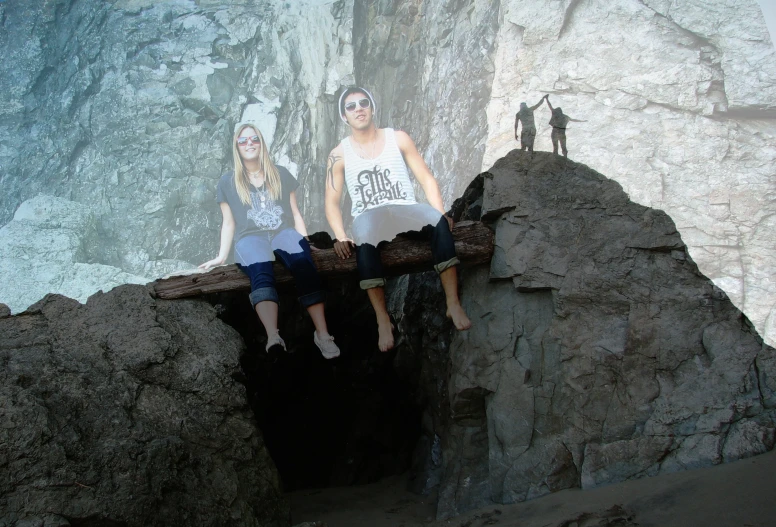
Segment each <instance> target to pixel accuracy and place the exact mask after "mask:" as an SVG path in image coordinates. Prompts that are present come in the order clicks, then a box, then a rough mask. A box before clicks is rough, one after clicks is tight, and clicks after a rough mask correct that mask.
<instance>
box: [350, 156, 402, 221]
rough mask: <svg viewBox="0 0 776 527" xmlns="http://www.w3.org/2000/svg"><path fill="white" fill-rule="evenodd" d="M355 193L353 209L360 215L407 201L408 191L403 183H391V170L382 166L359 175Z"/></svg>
mask: <svg viewBox="0 0 776 527" xmlns="http://www.w3.org/2000/svg"><path fill="white" fill-rule="evenodd" d="M355 191H356V192H355V196H354V197H355V199H354V203H353V208H354V209H355V210H356V212H357V213H358V214H360V213H362V212H364V211H365V210H366V209H369V208H371V207H377V206H379V205H384V204H386V203H388V202H391V201H396V200H406V199H407V191H406V190H404V186H403V185H402V182H401V181H391V171H390V169H388V168H382V167H380V165H375V166H374V167H373V168H372V169H367V170H362V171H361V172H359V173H358V175H357V176H356V185H355Z"/></svg>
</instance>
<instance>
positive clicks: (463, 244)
mask: <svg viewBox="0 0 776 527" xmlns="http://www.w3.org/2000/svg"><path fill="white" fill-rule="evenodd" d="M453 236H454V238H455V250H456V251H457V253H458V258H459V259H460V260H461V263H462V264H463V265H465V266H471V265H477V264H482V263H487V262H490V259H491V257H492V256H493V232H492V231H491V230H490V229H489V228H488V227H486V226H485V225H484V224H483V223H481V222H478V221H462V222H460V223H457V224H456V225H455V227H454V228H453ZM381 257H382V260H383V267H384V269H385V272H386V275H387V276H398V275H402V274H407V273H412V272H419V271H428V270H429V269H431V268H432V259H431V245H430V244H429V242H428V241H427V240H425V239H413V238H407V237H399V238H396V239H395V240H393V241H392V242H390V243H388V244H386V245H385V247H383V248H382V251H381ZM313 261H315V265H316V267H317V268H318V272H319V273H320V274H321V275H324V276H336V275H345V274H349V273H355V272H356V258H355V256H351V257H350V258H347V259H345V260H342V259H340V258H339V257H338V256H337V255H336V254H335V253H334V249H324V250H319V251H313ZM273 269H274V271H275V280H276V281H277V283H278V284H279V285H281V284H284V283H288V282H291V281H292V280H293V278H292V277H291V273H289V272H288V270H287V269H286V268H285V267H283V265H282V264H280V263H279V262H275V264H274V265H273ZM239 289H244V290H247V289H250V282H249V281H248V277H247V276H246V275H245V274H244V273H243V272H242V271H240V269H238V267H237V266H236V265H234V264H231V265H224V266H220V267H216V268H215V269H211V270H210V271H207V272H202V271H199V270H193V271H192V272H191V273H190V274H185V275H177V276H171V277H168V278H161V279H159V280H157V281H156V282H154V290H155V291H156V294H157V295H158V296H159V297H160V298H184V297H189V296H198V295H203V294H208V293H219V292H223V291H234V290H239Z"/></svg>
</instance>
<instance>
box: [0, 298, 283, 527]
mask: <svg viewBox="0 0 776 527" xmlns="http://www.w3.org/2000/svg"><path fill="white" fill-rule="evenodd" d="M0 317H2V318H0V364H2V368H0V399H2V401H3V406H2V409H1V410H0V489H2V490H0V525H8V526H14V525H15V526H22V525H45V526H57V527H65V526H68V525H111V526H125V527H131V526H138V527H145V526H163V525H164V526H168V525H191V526H194V525H196V526H200V525H209V526H216V525H244V526H254V527H258V526H284V525H288V518H289V513H288V505H287V504H286V502H285V501H284V499H283V497H282V495H281V494H280V489H279V483H278V478H277V473H276V471H275V467H274V464H273V462H272V460H271V459H270V458H269V455H268V453H267V451H266V449H265V447H264V443H263V440H262V436H261V434H260V433H259V432H258V429H257V427H256V425H255V420H254V418H253V415H252V414H251V412H250V409H249V408H248V406H247V402H246V399H245V388H244V387H243V386H242V385H241V384H239V383H238V382H236V381H235V377H236V376H238V374H239V371H240V369H239V355H240V352H241V350H242V349H243V343H242V340H241V339H240V337H239V335H238V334H237V333H236V332H235V331H234V330H233V329H231V328H230V327H228V326H226V325H225V324H223V323H222V322H220V321H219V320H218V319H216V316H215V312H214V310H213V309H212V308H211V307H210V306H209V305H207V304H205V303H203V302H201V301H177V302H170V301H162V300H154V299H152V298H151V296H150V295H149V293H148V291H147V290H146V289H145V288H144V287H142V286H122V287H119V288H117V289H114V290H113V291H111V292H110V293H107V294H97V295H95V296H93V297H91V298H90V299H89V301H88V302H87V303H86V305H81V304H79V303H78V302H76V301H74V300H70V299H67V298H64V297H61V296H55V295H49V296H47V297H46V298H44V299H43V300H42V301H41V302H39V303H37V304H35V305H34V306H33V307H31V308H30V309H29V310H27V311H26V312H24V313H22V314H20V315H16V316H8V314H7V313H5V314H1V315H0Z"/></svg>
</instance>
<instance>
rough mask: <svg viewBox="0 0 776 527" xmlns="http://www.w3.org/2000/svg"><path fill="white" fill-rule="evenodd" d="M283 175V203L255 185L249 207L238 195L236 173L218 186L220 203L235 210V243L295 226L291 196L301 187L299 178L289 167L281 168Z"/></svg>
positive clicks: (222, 180)
mask: <svg viewBox="0 0 776 527" xmlns="http://www.w3.org/2000/svg"><path fill="white" fill-rule="evenodd" d="M277 168H278V173H279V174H280V184H281V189H282V191H281V193H280V199H279V200H277V201H275V200H273V199H272V198H270V197H269V193H268V192H266V190H264V188H263V186H262V188H261V189H257V188H256V187H254V186H253V185H251V202H250V204H249V205H245V204H244V203H243V202H242V201H240V196H239V195H238V194H237V186H236V185H235V182H234V175H233V173H232V172H227V173H226V174H224V175H223V176H221V179H220V180H219V182H218V191H217V194H216V201H217V202H218V203H227V204H229V208H230V209H232V216H234V222H235V229H234V241H235V243H237V242H238V241H239V240H240V239H241V238H244V237H245V236H249V235H251V234H262V233H264V232H275V231H280V230H282V229H286V228H288V227H293V226H294V216H293V214H292V212H291V193H292V192H293V191H295V190H296V189H297V188H298V187H299V183H298V182H297V180H296V178H295V177H294V176H292V175H291V172H289V171H288V170H286V168H285V167H281V166H279V167H277Z"/></svg>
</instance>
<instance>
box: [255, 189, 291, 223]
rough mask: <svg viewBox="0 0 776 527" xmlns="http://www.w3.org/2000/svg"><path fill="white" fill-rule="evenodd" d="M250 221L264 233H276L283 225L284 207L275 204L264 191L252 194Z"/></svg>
mask: <svg viewBox="0 0 776 527" xmlns="http://www.w3.org/2000/svg"><path fill="white" fill-rule="evenodd" d="M248 219H249V220H253V223H255V224H256V227H258V228H259V229H261V230H263V231H274V230H276V229H279V228H280V226H281V225H282V224H283V207H281V206H280V205H278V204H277V203H275V200H273V199H272V198H270V197H269V196H268V195H267V193H266V192H265V191H263V190H259V191H257V192H251V209H250V210H249V211H248Z"/></svg>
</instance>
